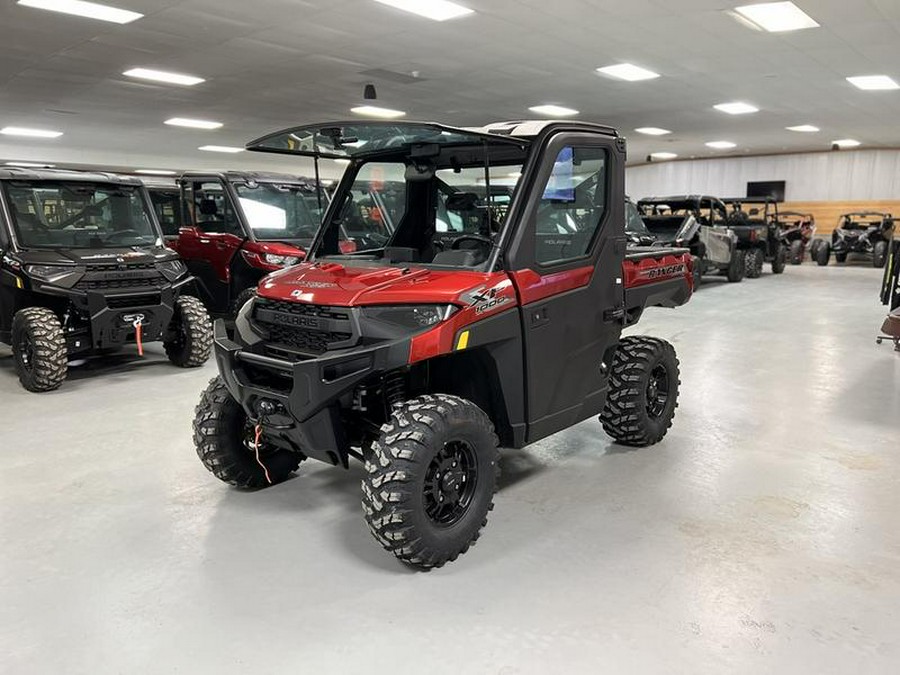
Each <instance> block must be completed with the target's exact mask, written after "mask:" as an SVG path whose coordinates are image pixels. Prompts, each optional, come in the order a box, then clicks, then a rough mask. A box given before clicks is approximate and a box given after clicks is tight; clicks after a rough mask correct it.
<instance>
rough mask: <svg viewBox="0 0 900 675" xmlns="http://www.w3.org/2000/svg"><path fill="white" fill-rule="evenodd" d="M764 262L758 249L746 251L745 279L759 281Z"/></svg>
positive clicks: (763, 257)
mask: <svg viewBox="0 0 900 675" xmlns="http://www.w3.org/2000/svg"><path fill="white" fill-rule="evenodd" d="M764 262H765V256H764V255H763V252H762V251H761V250H760V249H758V248H753V249H750V250H749V251H747V252H746V257H745V259H744V265H745V267H746V270H747V278H748V279H759V278H760V277H761V276H762V271H763V263H764Z"/></svg>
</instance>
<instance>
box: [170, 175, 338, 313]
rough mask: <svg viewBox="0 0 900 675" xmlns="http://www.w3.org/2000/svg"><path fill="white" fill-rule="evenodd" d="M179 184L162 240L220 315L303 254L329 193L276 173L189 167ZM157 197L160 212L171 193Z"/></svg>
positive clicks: (234, 306)
mask: <svg viewBox="0 0 900 675" xmlns="http://www.w3.org/2000/svg"><path fill="white" fill-rule="evenodd" d="M178 183H179V187H180V199H181V205H182V208H181V211H180V219H178V220H172V219H168V222H166V221H165V220H164V224H163V230H164V232H165V235H166V241H167V244H168V245H169V246H171V247H172V248H174V249H175V250H176V251H178V254H179V255H180V256H181V258H182V260H184V262H185V263H186V264H187V266H188V269H190V270H191V272H192V274H193V275H194V277H195V278H196V285H197V294H198V295H199V296H200V298H201V299H202V300H203V302H204V303H205V304H206V305H207V307H209V309H210V311H212V312H214V313H217V314H234V313H236V312H237V310H238V309H240V307H241V306H242V305H243V304H244V303H245V302H246V301H247V300H248V299H249V298H251V297H252V296H253V294H254V292H255V289H256V285H257V283H258V282H259V280H260V279H262V278H263V277H264V276H266V275H267V274H269V273H270V272H275V271H278V270H280V269H282V268H284V267H289V266H290V265H294V264H296V263H298V262H300V261H301V260H303V259H304V258H305V257H306V251H307V248H308V247H309V244H310V243H311V241H312V238H313V236H314V235H315V232H316V228H317V227H318V225H319V220H320V219H321V214H322V212H323V211H324V208H325V206H326V205H327V199H328V197H327V195H326V194H325V192H324V190H320V189H317V187H316V184H315V182H314V181H308V180H305V179H302V178H297V177H294V176H284V175H279V174H264V173H248V172H238V171H228V172H223V173H205V172H187V173H184V174H182V176H181V178H180V179H179V181H178ZM167 194H168V195H169V196H166V195H167ZM155 195H156V196H155V198H154V202H155V203H156V204H157V210H159V208H160V204H161V202H162V201H164V200H165V199H170V198H171V192H169V193H164V192H163V191H162V190H156V191H155Z"/></svg>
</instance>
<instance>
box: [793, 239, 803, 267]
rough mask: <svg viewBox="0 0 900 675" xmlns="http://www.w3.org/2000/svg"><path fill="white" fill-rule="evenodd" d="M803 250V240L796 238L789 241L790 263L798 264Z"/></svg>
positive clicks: (801, 259)
mask: <svg viewBox="0 0 900 675" xmlns="http://www.w3.org/2000/svg"><path fill="white" fill-rule="evenodd" d="M804 253H805V251H804V250H803V242H802V241H801V240H799V239H796V240H794V241H792V242H791V256H790V260H791V265H799V264H801V263H802V262H803V254H804Z"/></svg>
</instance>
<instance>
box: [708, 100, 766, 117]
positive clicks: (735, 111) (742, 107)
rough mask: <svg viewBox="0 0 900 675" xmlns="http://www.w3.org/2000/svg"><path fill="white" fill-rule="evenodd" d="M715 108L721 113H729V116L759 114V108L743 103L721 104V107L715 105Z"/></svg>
mask: <svg viewBox="0 0 900 675" xmlns="http://www.w3.org/2000/svg"><path fill="white" fill-rule="evenodd" d="M713 108H715V109H716V110H718V111H719V112H723V113H728V114H729V115H747V114H748V113H755V112H759V108H757V107H756V106H755V105H750V104H749V103H743V102H742V101H735V102H733V103H720V104H719V105H714V106H713Z"/></svg>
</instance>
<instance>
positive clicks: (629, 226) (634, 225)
mask: <svg viewBox="0 0 900 675" xmlns="http://www.w3.org/2000/svg"><path fill="white" fill-rule="evenodd" d="M625 231H626V232H627V233H628V234H636V235H638V236H641V237H643V236H646V237H649V236H652V235H651V234H650V230H648V229H647V226H646V225H644V221H643V219H642V218H641V214H640V213H639V212H638V209H637V206H635V205H634V202H632V201H626V202H625Z"/></svg>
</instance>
